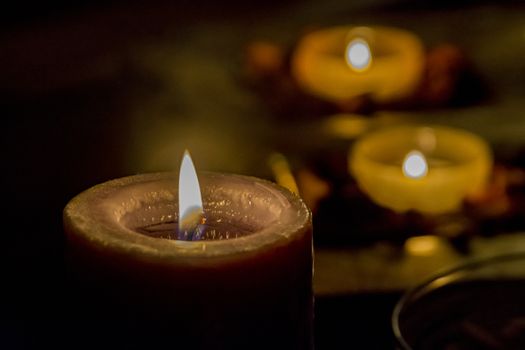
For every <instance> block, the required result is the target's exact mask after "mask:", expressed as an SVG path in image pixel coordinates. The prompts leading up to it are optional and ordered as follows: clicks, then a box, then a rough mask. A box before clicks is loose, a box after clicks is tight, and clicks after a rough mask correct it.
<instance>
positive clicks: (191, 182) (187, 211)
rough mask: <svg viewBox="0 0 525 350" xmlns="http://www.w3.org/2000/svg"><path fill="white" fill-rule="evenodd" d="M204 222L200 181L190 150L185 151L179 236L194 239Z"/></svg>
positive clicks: (181, 177) (181, 176) (180, 186)
mask: <svg viewBox="0 0 525 350" xmlns="http://www.w3.org/2000/svg"><path fill="white" fill-rule="evenodd" d="M203 220H204V209H203V206H202V196H201V190H200V186H199V179H198V178H197V172H196V170H195V166H194V165H193V162H192V160H191V156H190V153H189V152H188V150H186V151H184V156H183V157H182V162H181V165H180V172H179V236H181V235H182V236H183V237H182V238H183V239H187V236H190V239H193V238H192V237H191V236H193V232H195V231H196V230H197V228H198V226H199V225H200V224H202V223H203Z"/></svg>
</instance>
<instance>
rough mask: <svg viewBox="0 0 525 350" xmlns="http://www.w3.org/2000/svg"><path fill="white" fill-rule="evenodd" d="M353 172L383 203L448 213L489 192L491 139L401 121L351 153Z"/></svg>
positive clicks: (363, 140)
mask: <svg viewBox="0 0 525 350" xmlns="http://www.w3.org/2000/svg"><path fill="white" fill-rule="evenodd" d="M349 166H350V171H351V172H352V174H353V175H354V177H355V178H356V181H357V183H358V185H359V187H360V188H361V189H362V190H363V191H364V192H366V193H367V194H368V195H369V196H370V198H371V199H372V200H374V201H375V202H376V203H377V204H380V205H382V206H385V207H388V208H391V209H393V210H396V211H399V212H404V211H407V210H411V209H412V210H417V211H420V212H423V213H431V214H437V213H443V212H449V211H453V210H456V209H458V208H459V206H460V205H461V203H462V201H463V199H464V198H465V197H467V196H469V195H475V194H478V193H480V192H481V191H483V189H484V187H485V185H486V182H487V179H488V177H489V173H490V170H491V167H492V155H491V151H490V148H489V146H488V145H487V143H486V142H485V141H484V140H483V139H481V138H480V137H479V136H476V135H474V134H472V133H469V132H467V131H464V130H459V129H453V128H448V127H441V126H435V127H422V126H401V127H395V128H387V129H382V130H379V131H375V132H373V133H370V134H367V135H365V136H364V137H362V138H361V139H360V140H358V141H357V142H356V143H355V145H354V146H353V148H352V150H351V152H350V158H349Z"/></svg>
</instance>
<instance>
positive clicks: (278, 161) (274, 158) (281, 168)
mask: <svg viewBox="0 0 525 350" xmlns="http://www.w3.org/2000/svg"><path fill="white" fill-rule="evenodd" d="M268 164H269V165H270V168H271V169H272V172H273V176H274V177H275V181H276V182H277V183H278V184H279V185H281V186H283V187H285V188H287V189H289V190H290V191H292V192H293V193H295V194H299V189H298V188H297V183H296V182H295V178H294V176H293V174H292V170H291V168H290V164H289V163H288V160H287V159H286V157H285V156H284V155H283V154H281V153H272V154H271V155H270V157H269V158H268Z"/></svg>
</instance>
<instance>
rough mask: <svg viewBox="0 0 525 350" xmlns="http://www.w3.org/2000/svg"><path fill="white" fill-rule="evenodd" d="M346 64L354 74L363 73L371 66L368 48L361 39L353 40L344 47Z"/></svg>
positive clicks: (370, 54)
mask: <svg viewBox="0 0 525 350" xmlns="http://www.w3.org/2000/svg"><path fill="white" fill-rule="evenodd" d="M345 58H346V63H348V66H350V68H352V70H354V71H356V72H364V71H366V70H367V69H368V68H370V65H371V64H372V52H371V50H370V46H368V43H367V42H366V41H365V40H363V39H354V40H352V41H351V42H350V43H349V44H348V45H347V46H346V57H345Z"/></svg>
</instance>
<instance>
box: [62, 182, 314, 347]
mask: <svg viewBox="0 0 525 350" xmlns="http://www.w3.org/2000/svg"><path fill="white" fill-rule="evenodd" d="M176 178H177V175H176V174H173V173H156V174H145V175H136V176H130V177H126V178H121V179H117V180H113V181H109V182H106V183H103V184H100V185H97V186H95V187H93V188H91V189H89V190H87V191H85V192H83V193H81V194H79V195H78V196H77V197H75V198H74V199H72V200H71V201H70V203H69V204H68V205H67V206H66V208H65V210H64V226H65V232H66V236H67V239H68V253H69V257H70V261H71V264H72V268H73V271H74V274H76V275H77V276H79V279H80V280H81V283H83V284H90V285H93V284H94V285H99V286H100V288H99V289H97V292H100V290H104V291H106V292H107V293H103V295H105V296H107V295H113V296H115V295H117V296H118V297H117V298H115V299H112V298H111V297H107V298H109V300H108V301H107V302H108V305H111V307H113V306H114V304H115V303H116V304H118V303H121V304H122V305H123V308H124V309H126V310H129V309H130V308H131V309H133V308H137V309H142V310H145V312H146V313H150V312H151V310H155V312H160V313H162V316H161V318H163V319H167V320H168V321H167V322H169V323H170V327H173V329H174V330H176V333H177V334H182V335H183V339H181V338H179V337H178V338H177V339H178V340H177V344H180V341H183V342H184V343H186V344H191V346H192V348H195V349H197V348H199V349H200V348H208V347H220V348H224V349H226V348H227V349H237V348H247V347H249V348H254V346H255V348H257V349H259V348H261V349H262V348H280V347H281V346H282V345H285V348H296V349H308V348H310V347H311V337H312V328H311V327H312V303H313V292H312V259H313V252H312V227H311V214H310V212H309V210H308V209H307V207H306V206H305V204H304V203H303V202H302V200H301V199H300V198H299V197H297V196H296V195H294V194H292V193H291V192H289V191H287V190H285V189H284V188H282V187H279V186H277V185H275V184H272V183H270V182H267V181H264V180H259V179H256V178H252V177H245V176H239V175H226V174H219V173H200V174H199V181H200V184H201V192H202V197H203V205H204V212H205V214H206V219H207V220H206V225H207V226H208V225H209V227H207V229H208V232H207V235H208V236H207V237H206V238H205V239H204V240H198V241H181V240H176V239H162V238H155V237H159V236H161V237H164V236H163V235H162V234H161V235H159V234H158V232H170V231H175V230H176V228H177V220H178V218H177V216H178V215H177V212H178V211H177V209H178V208H177V207H178V205H177V196H178V193H177V192H178V190H177V186H176V185H177V184H176V181H175V179H176ZM154 227H157V228H158V230H155V229H152V228H154ZM174 237H176V235H174ZM104 298H106V297H103V298H102V299H104ZM141 304H144V305H141ZM111 307H110V308H111Z"/></svg>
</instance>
